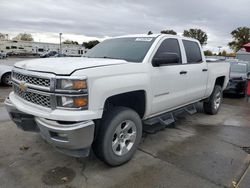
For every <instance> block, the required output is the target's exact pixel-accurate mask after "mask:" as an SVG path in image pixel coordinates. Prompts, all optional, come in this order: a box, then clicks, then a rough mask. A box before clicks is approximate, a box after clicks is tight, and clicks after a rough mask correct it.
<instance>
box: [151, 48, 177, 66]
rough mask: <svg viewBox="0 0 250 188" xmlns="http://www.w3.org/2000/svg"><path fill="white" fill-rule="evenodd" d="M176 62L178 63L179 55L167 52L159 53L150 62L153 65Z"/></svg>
mask: <svg viewBox="0 0 250 188" xmlns="http://www.w3.org/2000/svg"><path fill="white" fill-rule="evenodd" d="M177 63H179V56H178V55H177V54H176V53H169V52H164V53H160V54H159V55H157V56H155V57H154V58H153V60H152V64H153V66H154V67H159V66H163V65H167V64H177Z"/></svg>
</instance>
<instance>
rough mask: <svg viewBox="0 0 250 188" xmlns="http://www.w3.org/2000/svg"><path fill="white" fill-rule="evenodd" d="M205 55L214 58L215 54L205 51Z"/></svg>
mask: <svg viewBox="0 0 250 188" xmlns="http://www.w3.org/2000/svg"><path fill="white" fill-rule="evenodd" d="M204 54H205V56H212V55H213V52H212V51H210V50H206V51H204Z"/></svg>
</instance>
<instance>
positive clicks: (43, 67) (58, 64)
mask: <svg viewBox="0 0 250 188" xmlns="http://www.w3.org/2000/svg"><path fill="white" fill-rule="evenodd" d="M126 63H128V62H127V61H125V60H119V59H104V58H85V57H72V58H71V57H66V58H46V59H33V60H28V61H21V62H18V63H16V64H15V67H17V68H21V69H25V70H31V71H39V72H50V73H55V74H58V75H70V74H71V73H72V72H74V71H76V70H81V69H87V68H94V67H102V66H111V65H119V64H126Z"/></svg>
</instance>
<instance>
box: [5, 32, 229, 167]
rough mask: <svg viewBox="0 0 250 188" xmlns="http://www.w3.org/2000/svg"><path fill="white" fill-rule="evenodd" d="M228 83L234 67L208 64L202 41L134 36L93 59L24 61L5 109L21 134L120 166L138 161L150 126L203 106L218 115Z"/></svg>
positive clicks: (107, 45)
mask: <svg viewBox="0 0 250 188" xmlns="http://www.w3.org/2000/svg"><path fill="white" fill-rule="evenodd" d="M228 77H229V64H228V63H225V62H214V63H207V62H206V60H205V56H204V54H203V52H202V48H201V45H200V44H199V42H198V41H197V40H194V39H190V38H183V37H179V36H173V35H130V36H123V37H116V38H111V39H107V40H105V41H103V42H101V43H100V44H98V45H97V46H95V47H94V48H93V49H91V50H89V51H88V52H87V54H86V57H80V58H49V59H37V60H29V61H22V62H18V63H16V64H15V66H14V68H13V71H12V84H13V90H14V91H13V92H11V93H10V95H9V97H8V98H7V99H6V101H5V104H6V106H7V109H8V112H9V114H10V117H11V118H12V120H13V121H14V122H15V123H16V124H17V126H18V127H19V128H21V129H23V130H24V131H36V132H39V134H41V136H42V137H43V138H44V139H45V140H46V141H48V142H49V143H51V144H52V145H53V146H54V147H55V148H56V149H58V150H59V151H61V152H63V153H65V154H68V155H71V156H75V157H83V156H87V155H88V154H89V151H90V148H91V147H92V149H93V151H94V152H95V153H96V155H97V156H98V157H99V158H100V159H101V160H103V161H104V162H106V163H107V164H109V165H111V166H117V165H121V164H123V163H125V162H127V161H129V160H130V159H131V158H132V156H133V155H134V153H135V151H136V149H137V148H138V145H139V143H140V140H141V136H142V128H143V127H142V126H143V124H144V123H145V122H151V123H152V122H154V123H156V124H157V123H158V122H164V118H162V117H164V114H167V113H169V112H171V111H173V110H176V109H179V108H182V107H184V106H187V105H190V104H193V103H196V102H199V101H203V102H204V111H205V112H206V113H208V114H216V113H217V112H218V110H219V108H220V105H221V102H222V91H223V90H224V89H225V87H226V86H227V83H228V80H229V78H228ZM150 120H152V121H150Z"/></svg>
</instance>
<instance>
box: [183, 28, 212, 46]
mask: <svg viewBox="0 0 250 188" xmlns="http://www.w3.org/2000/svg"><path fill="white" fill-rule="evenodd" d="M183 36H185V37H190V38H194V39H197V40H198V41H200V43H201V45H202V46H204V45H206V44H207V34H206V32H204V31H202V30H201V29H189V30H184V32H183Z"/></svg>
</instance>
